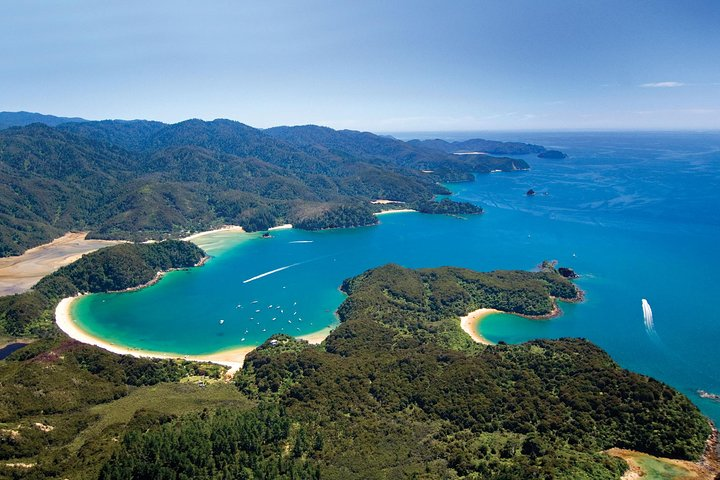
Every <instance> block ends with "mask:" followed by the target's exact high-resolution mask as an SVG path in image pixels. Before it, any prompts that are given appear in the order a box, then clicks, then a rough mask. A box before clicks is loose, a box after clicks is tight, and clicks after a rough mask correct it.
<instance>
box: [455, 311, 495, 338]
mask: <svg viewBox="0 0 720 480" xmlns="http://www.w3.org/2000/svg"><path fill="white" fill-rule="evenodd" d="M493 313H503V312H501V311H500V310H495V309H494V308H479V309H477V310H474V311H472V312H470V313H468V314H467V315H465V316H464V317H460V328H462V329H463V330H464V331H465V333H467V334H468V335H470V338H472V339H473V340H474V341H475V342H477V343H482V344H483V345H495V344H494V343H493V342H491V341H490V340H488V339H487V338H485V337H483V336H482V335H481V334H480V332H479V331H478V327H479V326H480V323H481V322H482V320H483V319H484V318H485V317H487V316H488V315H492V314H493Z"/></svg>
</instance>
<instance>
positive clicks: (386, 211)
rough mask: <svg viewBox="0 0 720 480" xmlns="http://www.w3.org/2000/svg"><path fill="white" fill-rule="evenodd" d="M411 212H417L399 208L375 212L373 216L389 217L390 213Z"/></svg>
mask: <svg viewBox="0 0 720 480" xmlns="http://www.w3.org/2000/svg"><path fill="white" fill-rule="evenodd" d="M410 212H417V210H413V209H412V208H398V209H397V210H381V211H379V212H375V213H374V214H373V215H387V214H388V213H410Z"/></svg>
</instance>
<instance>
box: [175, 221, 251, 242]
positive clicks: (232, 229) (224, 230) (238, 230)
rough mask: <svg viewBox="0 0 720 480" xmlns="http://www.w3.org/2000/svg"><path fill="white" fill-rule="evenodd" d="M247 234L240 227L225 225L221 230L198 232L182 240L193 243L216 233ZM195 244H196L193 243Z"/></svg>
mask: <svg viewBox="0 0 720 480" xmlns="http://www.w3.org/2000/svg"><path fill="white" fill-rule="evenodd" d="M233 232H235V233H246V232H245V230H244V229H243V227H241V226H239V225H223V226H222V227H220V228H216V229H215V230H206V231H204V232H198V233H193V234H192V235H190V236H188V237H185V238H183V239H182V240H185V241H186V242H191V241H194V240H197V239H198V238H201V237H205V236H207V235H213V234H216V233H233ZM193 243H194V242H193Z"/></svg>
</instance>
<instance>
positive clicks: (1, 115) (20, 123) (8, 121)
mask: <svg viewBox="0 0 720 480" xmlns="http://www.w3.org/2000/svg"><path fill="white" fill-rule="evenodd" d="M68 122H87V120H85V119H84V118H78V117H72V118H70V117H56V116H55V115H44V114H42V113H32V112H0V130H2V129H4V128H8V127H24V126H25V125H30V124H32V123H44V124H45V125H49V126H51V127H55V126H57V125H60V124H61V123H68Z"/></svg>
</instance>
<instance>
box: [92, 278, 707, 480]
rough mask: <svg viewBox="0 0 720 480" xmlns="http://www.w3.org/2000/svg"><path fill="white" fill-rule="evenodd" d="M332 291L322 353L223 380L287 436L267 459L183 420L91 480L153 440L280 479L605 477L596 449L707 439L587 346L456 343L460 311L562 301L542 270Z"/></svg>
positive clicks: (696, 445) (664, 396) (283, 350)
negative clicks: (336, 313)
mask: <svg viewBox="0 0 720 480" xmlns="http://www.w3.org/2000/svg"><path fill="white" fill-rule="evenodd" d="M514 285H517V287H514ZM343 288H344V289H345V290H346V292H347V293H348V294H349V296H348V298H347V300H346V302H345V303H344V304H343V306H342V307H341V309H340V314H341V318H342V324H341V325H340V327H338V328H337V329H336V330H335V331H334V332H333V333H332V334H331V335H330V336H329V337H328V339H327V340H326V342H325V344H324V346H322V347H320V348H318V347H314V346H310V345H308V344H307V343H305V342H301V341H296V340H293V339H292V338H290V337H287V336H284V335H278V336H275V337H273V338H272V339H271V340H269V341H267V342H266V343H265V344H263V345H262V346H261V347H258V348H257V349H256V350H255V351H254V352H252V353H250V354H249V355H248V357H247V358H246V363H245V366H244V367H243V370H242V371H241V372H240V373H239V374H238V375H237V376H236V379H235V383H236V385H237V386H238V388H239V389H240V390H241V391H242V392H243V393H245V394H246V395H247V396H249V397H250V398H254V399H257V400H259V401H262V402H264V403H275V404H277V405H279V408H282V409H284V411H285V415H286V416H287V417H288V418H289V419H291V421H292V425H294V435H293V434H287V435H286V436H282V435H281V436H280V437H278V439H277V441H278V442H279V446H278V447H275V449H273V446H272V445H270V443H271V442H268V441H266V440H265V437H264V436H263V434H262V433H261V432H262V428H257V427H253V430H252V431H254V432H258V433H256V434H255V436H254V442H255V443H254V444H253V445H254V446H253V447H252V449H250V451H249V452H240V451H238V450H237V445H238V440H236V441H235V442H234V443H230V444H228V443H226V442H225V440H224V437H225V436H227V435H229V433H228V428H226V427H223V426H224V425H227V422H226V421H224V420H223V421H222V422H221V427H220V428H221V431H222V432H223V433H222V437H218V436H216V439H215V440H213V435H212V431H213V430H212V428H209V427H208V424H207V422H203V421H200V420H199V418H198V417H196V416H195V417H189V418H185V419H182V420H180V421H179V422H175V423H173V424H172V426H166V427H165V428H164V430H162V433H161V432H160V431H157V430H156V431H154V432H148V433H146V434H144V435H137V436H134V437H132V438H131V439H130V440H127V439H126V441H125V442H124V444H123V445H121V447H120V449H119V451H118V453H116V454H115V457H114V458H113V460H112V461H111V462H109V463H107V464H106V467H104V468H105V469H108V470H110V469H112V471H113V472H114V475H115V477H112V478H131V476H132V475H133V474H134V473H135V472H139V471H143V470H142V469H144V468H148V469H150V468H154V467H153V465H154V462H155V461H156V460H155V458H157V452H158V447H157V445H161V444H162V443H163V442H162V441H161V439H162V438H164V437H163V434H164V435H169V436H170V438H171V440H170V442H169V446H168V448H169V447H170V445H173V444H174V442H176V440H175V438H176V437H177V436H180V435H184V436H186V438H196V439H198V441H199V443H200V445H199V446H198V447H197V448H194V447H186V448H190V449H191V450H192V452H191V453H188V454H187V458H189V459H193V458H198V456H199V455H202V454H203V452H215V451H217V450H219V449H223V448H225V449H226V448H230V451H232V452H233V453H232V455H234V458H236V459H238V460H236V462H237V463H238V464H239V465H246V464H247V463H248V461H249V460H248V458H250V457H248V455H256V454H259V455H261V456H262V459H263V460H262V461H260V462H258V465H260V466H261V469H260V472H262V471H263V470H262V468H265V465H267V463H268V461H273V460H274V461H275V462H276V463H277V465H278V466H279V468H284V469H285V470H283V471H284V472H286V473H287V475H288V477H286V478H292V474H291V473H288V472H290V471H291V470H292V469H305V470H304V472H306V473H305V474H304V475H298V478H307V476H309V475H310V472H312V474H313V475H319V476H320V477H321V478H338V479H340V478H342V479H348V478H413V477H414V478H493V479H495V478H497V479H501V478H502V479H517V478H546V479H551V478H552V479H555V478H566V479H576V478H593V479H603V478H608V479H610V478H619V477H620V475H621V474H622V472H623V471H624V470H625V468H626V467H625V465H624V464H623V462H621V461H620V460H618V459H613V458H610V457H608V456H606V455H604V454H602V453H599V452H600V451H602V450H603V449H606V448H609V447H611V446H616V445H621V446H624V447H626V448H634V449H638V450H641V451H646V452H651V453H654V454H659V455H668V456H674V457H680V458H694V457H696V456H698V455H699V454H700V453H701V452H702V450H703V447H704V440H705V438H706V436H707V434H708V433H709V428H708V425H707V423H706V422H705V420H704V419H703V417H702V416H701V415H700V414H699V412H698V411H697V409H696V408H695V407H694V406H693V405H692V404H691V403H690V402H689V400H688V399H687V398H685V397H684V396H682V395H681V394H679V393H677V392H676V391H674V390H673V389H671V388H669V387H667V386H665V385H663V384H661V383H659V382H656V381H654V380H652V379H649V378H647V377H643V376H640V375H636V374H633V373H630V372H627V371H625V370H622V369H620V368H619V367H618V366H617V365H615V364H614V363H613V362H612V360H611V359H610V358H609V357H608V356H607V354H605V353H604V352H602V351H601V350H600V349H598V348H597V347H595V346H593V345H591V344H590V343H588V342H586V341H583V340H569V339H568V340H559V341H535V342H530V343H528V344H524V345H519V346H508V345H498V346H494V347H483V346H479V345H477V344H473V343H472V342H468V341H461V340H460V335H462V332H461V331H460V329H459V325H458V323H459V322H458V320H457V315H459V314H462V313H464V312H466V311H468V310H470V309H473V308H477V307H496V308H508V309H515V310H517V311H522V312H525V313H541V312H546V311H549V309H550V308H551V298H550V295H551V294H552V295H558V296H574V295H575V292H576V290H575V287H573V286H572V284H571V283H570V282H568V281H567V280H566V279H564V278H562V277H560V276H559V275H557V274H556V273H554V272H551V271H547V272H538V273H529V272H492V273H485V274H483V273H478V272H472V271H469V270H464V269H455V268H441V269H429V270H420V271H411V270H407V269H403V268H401V267H398V266H394V265H388V266H385V267H381V268H378V269H374V270H371V271H368V272H365V273H364V274H362V275H360V276H358V277H355V278H353V279H349V280H347V281H346V282H345V283H344V286H343ZM223 415H226V414H225V413H223ZM235 417H237V415H236V416H235ZM235 417H233V419H232V420H231V421H232V422H236V424H237V423H242V422H244V421H245V420H237V419H236V418H235ZM210 422H212V420H210ZM234 435H236V436H238V435H240V433H238V432H234ZM126 438H127V437H126ZM224 445H233V446H234V447H235V450H232V448H233V447H225V446H224ZM280 447H282V448H280ZM282 449H284V451H285V454H284V455H281V458H280V459H278V458H277V455H278V454H279V452H280V451H281V450H282ZM214 455H215V454H214V453H213V454H209V453H207V455H206V458H207V457H208V456H209V457H211V458H214ZM268 459H272V460H268ZM182 460H183V458H181V459H178V460H177V463H178V464H182ZM298 461H301V463H299V464H298V463H297V462H298ZM224 462H225V461H224V460H220V461H219V462H205V463H203V464H202V465H203V466H202V468H201V469H200V470H196V471H195V474H196V475H197V476H199V477H202V476H205V477H206V478H210V477H211V476H212V475H215V474H218V475H219V476H220V478H226V477H223V476H222V473H221V472H222V471H223V469H224V468H226V467H225V465H227V464H226V463H224ZM185 464H186V465H187V464H188V463H187V462H185ZM122 465H132V467H123V466H122ZM163 465H164V466H167V465H166V464H163ZM171 470H172V473H168V477H167V478H181V477H180V473H181V472H182V471H183V467H181V468H177V467H174V468H171ZM294 471H296V472H297V471H298V470H294ZM276 472H277V471H276ZM254 473H255V474H257V473H258V470H254ZM123 476H124V477H123ZM260 476H262V473H260ZM107 478H111V477H107ZM227 478H229V477H227Z"/></svg>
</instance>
